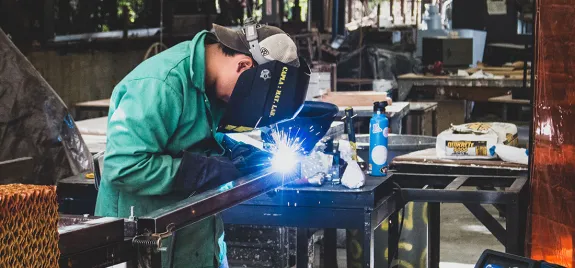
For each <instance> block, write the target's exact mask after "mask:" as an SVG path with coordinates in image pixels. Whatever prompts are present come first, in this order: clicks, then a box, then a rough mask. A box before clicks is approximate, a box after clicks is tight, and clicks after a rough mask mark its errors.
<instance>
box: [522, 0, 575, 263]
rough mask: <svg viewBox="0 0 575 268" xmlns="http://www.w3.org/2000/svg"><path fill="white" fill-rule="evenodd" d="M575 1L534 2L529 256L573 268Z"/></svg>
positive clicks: (549, 0) (574, 223)
mask: <svg viewBox="0 0 575 268" xmlns="http://www.w3.org/2000/svg"><path fill="white" fill-rule="evenodd" d="M574 4H575V1H573V0H546V1H541V0H539V1H537V15H536V17H537V20H538V21H537V22H536V40H537V44H536V53H535V55H536V60H535V63H536V73H537V78H536V83H535V91H534V119H533V130H534V138H533V148H534V150H533V152H534V155H533V157H532V161H531V190H532V198H531V200H532V201H531V202H532V203H531V205H532V206H531V224H530V225H531V226H530V227H531V228H530V231H531V233H530V236H528V237H527V244H528V248H529V249H530V252H529V253H530V255H531V257H532V258H534V259H544V260H547V261H549V262H552V263H556V264H560V265H563V266H567V267H575V252H573V246H574V243H575V242H574V236H575V106H574V103H575V68H573V67H575V32H574V30H573V29H574V26H573V17H574V16H575V5H574Z"/></svg>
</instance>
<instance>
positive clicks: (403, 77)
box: [397, 73, 523, 81]
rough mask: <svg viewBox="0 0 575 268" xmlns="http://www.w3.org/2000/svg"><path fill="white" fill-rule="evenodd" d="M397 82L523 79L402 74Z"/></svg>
mask: <svg viewBox="0 0 575 268" xmlns="http://www.w3.org/2000/svg"><path fill="white" fill-rule="evenodd" d="M397 79H398V80H406V79H413V80H430V79H431V80H466V81H474V80H487V81H489V80H498V81H499V80H521V81H522V80H523V78H469V77H458V76H446V75H437V76H436V75H422V74H414V73H410V74H404V75H400V76H398V78H397Z"/></svg>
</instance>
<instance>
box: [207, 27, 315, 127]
mask: <svg viewBox="0 0 575 268" xmlns="http://www.w3.org/2000/svg"><path fill="white" fill-rule="evenodd" d="M213 34H214V35H215V37H216V38H217V39H218V41H219V42H220V43H221V44H222V45H224V46H226V47H229V48H231V49H233V50H236V51H239V52H242V53H244V54H248V55H251V56H252V58H253V59H254V60H255V61H256V62H257V66H256V67H255V68H251V69H249V70H246V71H244V72H243V73H242V74H241V75H240V76H239V78H238V81H237V82H236V85H235V87H234V91H233V93H232V95H231V96H230V99H229V101H228V104H227V109H226V112H225V113H224V115H223V117H222V119H221V121H220V125H219V127H218V131H219V132H246V131H251V130H253V129H254V128H257V127H262V126H269V125H272V124H275V123H278V122H281V121H283V120H287V119H291V118H293V117H294V115H295V114H296V113H297V112H298V111H299V110H300V109H301V107H302V104H303V102H304V101H305V97H306V94H307V88H308V84H309V79H310V73H311V71H310V68H309V66H308V65H307V63H306V62H305V60H304V59H303V58H299V57H298V56H297V46H296V45H295V43H294V42H293V40H292V39H291V38H290V37H289V36H288V35H287V34H286V33H285V32H284V31H282V30H281V29H279V28H277V27H273V26H268V25H260V24H257V23H255V22H253V21H248V22H247V23H246V25H244V27H243V28H241V29H240V30H232V29H229V28H226V27H223V26H219V25H217V24H214V29H213Z"/></svg>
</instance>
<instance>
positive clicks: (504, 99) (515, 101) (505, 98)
mask: <svg viewBox="0 0 575 268" xmlns="http://www.w3.org/2000/svg"><path fill="white" fill-rule="evenodd" d="M488 101H489V102H497V103H509V104H525V105H529V104H530V103H531V102H530V101H529V100H523V99H514V98H513V96H511V95H503V96H499V97H492V98H489V99H488Z"/></svg>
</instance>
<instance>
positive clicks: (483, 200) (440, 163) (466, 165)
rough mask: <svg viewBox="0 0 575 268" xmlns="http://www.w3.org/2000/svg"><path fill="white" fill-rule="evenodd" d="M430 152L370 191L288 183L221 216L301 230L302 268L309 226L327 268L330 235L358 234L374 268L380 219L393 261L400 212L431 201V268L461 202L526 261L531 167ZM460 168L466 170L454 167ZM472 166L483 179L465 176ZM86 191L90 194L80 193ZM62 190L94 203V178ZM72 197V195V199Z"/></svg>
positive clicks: (369, 185)
mask: <svg viewBox="0 0 575 268" xmlns="http://www.w3.org/2000/svg"><path fill="white" fill-rule="evenodd" d="M433 154H434V151H433V149H431V150H425V151H419V152H414V153H412V154H407V155H404V156H398V157H396V158H395V159H394V160H393V163H392V168H393V169H394V171H393V173H392V175H389V176H387V177H370V176H367V180H366V185H365V186H364V187H362V188H360V189H347V188H345V187H343V186H341V185H337V184H329V183H327V184H325V185H323V186H321V187H313V186H290V185H288V186H284V187H280V188H278V189H276V190H273V191H271V192H268V193H266V194H263V195H260V196H258V197H255V198H253V199H251V200H248V201H245V202H243V203H241V204H239V205H237V206H235V207H232V208H230V209H228V210H225V211H224V212H222V216H223V219H224V222H225V223H227V224H242V225H264V226H289V227H296V228H298V237H299V238H300V242H298V246H297V248H298V251H297V252H298V256H297V267H307V265H308V261H309V260H308V259H307V258H308V254H307V249H308V247H307V238H308V237H306V235H305V231H306V229H307V228H320V229H325V230H326V236H325V238H324V239H325V240H324V245H325V246H324V247H325V253H326V254H325V256H324V261H325V265H326V267H337V266H336V265H337V264H336V263H337V262H336V258H335V256H336V253H335V252H336V247H335V244H336V243H335V237H334V235H333V234H334V233H335V229H356V230H360V233H361V234H362V235H361V237H362V238H361V241H360V242H358V244H359V245H360V249H361V251H359V252H361V258H360V259H361V263H357V265H358V267H374V229H376V227H377V226H379V225H380V224H381V223H382V222H383V220H385V219H386V218H387V219H389V221H388V223H389V226H388V232H389V235H388V254H389V255H388V256H393V254H394V252H397V251H398V250H399V248H398V241H399V231H398V229H399V226H398V225H399V224H398V222H399V219H398V217H397V215H398V213H397V212H398V211H399V209H400V208H402V207H403V206H404V205H405V204H407V203H408V202H429V204H428V209H427V215H428V219H429V227H428V228H429V235H428V237H429V242H428V243H429V244H428V247H427V248H428V256H429V258H428V267H430V268H435V267H438V265H439V248H440V244H439V243H440V241H439V226H440V214H439V211H440V210H439V205H440V203H441V202H451V203H462V204H464V205H465V206H466V207H467V208H468V209H469V210H470V211H471V212H472V213H473V214H474V215H475V216H476V217H477V218H478V219H479V220H480V221H481V222H482V223H483V224H484V225H485V226H486V227H487V228H488V229H489V230H490V231H491V232H492V233H493V234H494V236H495V237H496V238H497V239H498V240H499V241H501V243H503V244H504V245H505V247H506V251H507V252H509V253H513V254H517V255H523V249H524V241H523V239H524V237H525V236H524V232H525V228H526V227H525V225H524V223H525V222H526V208H527V202H526V201H527V200H528V196H527V195H528V187H526V186H527V185H528V183H527V178H526V177H525V176H524V174H523V173H524V172H525V171H526V167H524V166H518V165H514V164H509V163H504V162H502V161H496V160H495V161H492V162H493V163H490V164H487V163H481V164H479V165H478V164H477V163H476V164H474V163H471V162H461V163H460V162H459V161H446V160H440V159H434V158H433ZM467 161H471V160H467ZM484 162H489V161H484ZM428 166H431V167H434V170H435V171H436V172H435V173H433V172H431V170H425V169H424V170H421V169H420V168H421V167H428ZM455 167H460V168H461V169H454V168H455ZM474 168H475V169H476V171H477V173H479V174H482V175H476V174H473V173H474V172H466V170H473V169H474ZM509 168H511V169H512V170H513V172H515V174H509V173H508V174H506V175H501V174H502V173H501V172H503V171H504V170H505V169H509ZM469 173H471V174H469ZM469 187H475V188H469ZM498 188H504V190H503V191H502V190H498ZM79 189H80V190H79ZM82 189H83V190H82ZM86 190H90V191H92V193H91V194H87V193H86V192H84V193H82V192H83V191H86ZM58 191H59V194H58V196H59V198H61V200H60V201H70V200H73V199H74V198H76V197H80V196H83V197H84V198H89V197H88V195H91V196H93V197H92V198H93V200H92V201H91V202H95V189H94V186H93V180H91V179H86V178H84V177H81V176H76V177H73V178H69V179H64V180H62V181H60V184H59V186H58ZM70 193H73V195H75V197H74V196H72V197H71V196H70ZM64 203H65V202H64ZM481 204H494V205H497V207H498V209H501V211H502V212H503V213H504V215H505V217H506V219H507V223H506V228H503V227H502V226H501V225H500V224H499V223H498V222H497V221H496V220H495V219H494V218H493V217H492V216H491V215H490V214H489V213H488V212H487V211H486V210H485V209H484V208H483V207H482V206H481ZM68 205H69V204H68ZM68 205H67V204H62V205H61V207H62V208H71V207H70V206H68ZM328 234H332V235H328ZM302 241H305V243H304V242H302ZM118 245H120V244H118ZM106 258H109V257H106V256H102V257H101V259H104V260H105V259H106ZM383 267H385V265H383Z"/></svg>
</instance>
